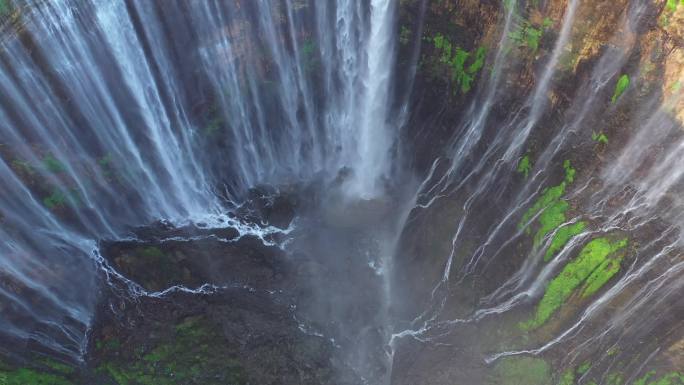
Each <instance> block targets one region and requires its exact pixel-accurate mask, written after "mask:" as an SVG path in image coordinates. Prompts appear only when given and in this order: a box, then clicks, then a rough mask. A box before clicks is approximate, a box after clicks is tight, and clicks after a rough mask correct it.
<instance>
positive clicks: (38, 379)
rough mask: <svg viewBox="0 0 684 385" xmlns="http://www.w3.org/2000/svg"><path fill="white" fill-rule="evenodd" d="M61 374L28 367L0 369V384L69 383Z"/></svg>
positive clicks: (58, 384)
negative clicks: (42, 371)
mask: <svg viewBox="0 0 684 385" xmlns="http://www.w3.org/2000/svg"><path fill="white" fill-rule="evenodd" d="M71 384H72V382H70V381H69V380H67V379H65V378H64V377H62V376H59V375H55V374H49V373H41V372H38V371H35V370H32V369H28V368H20V369H16V370H8V371H0V385H71Z"/></svg>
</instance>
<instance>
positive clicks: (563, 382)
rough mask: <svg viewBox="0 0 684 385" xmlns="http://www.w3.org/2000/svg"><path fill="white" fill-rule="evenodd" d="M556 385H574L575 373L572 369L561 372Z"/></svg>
mask: <svg viewBox="0 0 684 385" xmlns="http://www.w3.org/2000/svg"><path fill="white" fill-rule="evenodd" d="M558 385H575V372H574V371H573V370H572V369H568V370H566V371H565V372H563V375H562V376H561V378H560V380H559V381H558Z"/></svg>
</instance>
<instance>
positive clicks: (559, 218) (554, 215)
mask: <svg viewBox="0 0 684 385" xmlns="http://www.w3.org/2000/svg"><path fill="white" fill-rule="evenodd" d="M569 207H570V205H568V202H566V201H564V200H558V201H556V202H554V203H553V204H551V205H550V206H548V207H547V208H545V209H544V211H542V213H541V215H539V219H538V221H539V230H537V233H536V234H535V235H534V243H533V244H534V247H535V248H537V247H539V245H541V243H542V241H543V240H544V237H546V235H547V234H549V233H550V232H552V231H553V230H555V229H556V228H557V227H558V226H560V225H562V224H563V223H564V222H565V212H566V211H568V208H569Z"/></svg>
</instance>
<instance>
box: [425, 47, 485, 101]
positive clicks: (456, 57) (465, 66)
mask: <svg viewBox="0 0 684 385" xmlns="http://www.w3.org/2000/svg"><path fill="white" fill-rule="evenodd" d="M432 44H433V45H434V47H435V49H436V50H437V51H438V52H439V62H440V63H442V64H444V65H446V66H447V67H448V68H449V72H450V74H451V79H452V80H453V81H454V82H455V83H456V84H457V85H458V86H459V89H460V91H461V92H462V93H464V94H466V93H468V92H469V91H470V90H471V89H472V83H473V80H474V79H475V76H477V74H478V73H479V72H480V70H482V68H483V67H484V63H485V59H486V57H487V49H486V48H485V47H478V48H477V49H475V50H473V51H470V52H469V51H466V50H464V49H463V48H461V47H456V46H454V45H453V44H452V43H451V42H450V41H449V39H447V38H446V37H445V36H444V35H442V34H441V33H438V34H436V35H435V36H434V37H433V38H432Z"/></svg>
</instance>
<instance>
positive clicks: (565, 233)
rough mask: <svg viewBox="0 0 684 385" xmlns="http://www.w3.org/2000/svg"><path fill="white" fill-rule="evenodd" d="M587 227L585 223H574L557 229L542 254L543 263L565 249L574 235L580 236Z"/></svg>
mask: <svg viewBox="0 0 684 385" xmlns="http://www.w3.org/2000/svg"><path fill="white" fill-rule="evenodd" d="M586 227H587V224H586V222H576V223H573V224H570V225H566V226H563V227H561V228H560V229H558V231H556V234H554V235H553V239H551V245H550V246H549V248H548V249H547V250H546V254H544V262H548V261H550V260H551V258H553V256H554V255H555V254H556V253H557V252H558V251H560V250H562V249H563V247H565V245H566V244H567V243H568V242H569V241H570V240H571V239H572V238H573V237H574V236H576V235H578V234H580V233H581V232H582V231H584V229H585V228H586Z"/></svg>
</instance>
